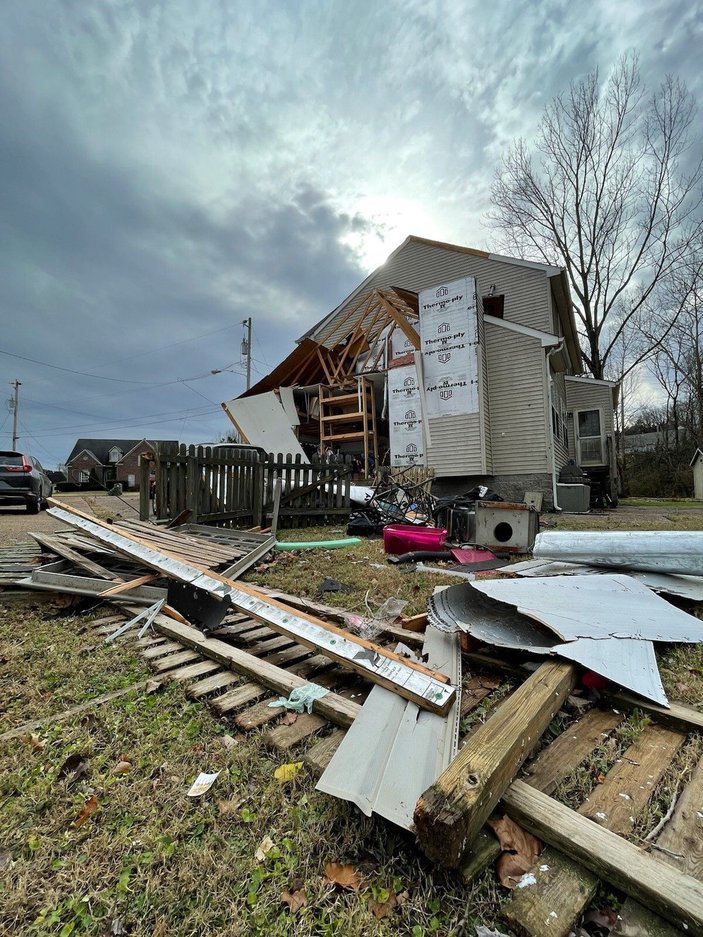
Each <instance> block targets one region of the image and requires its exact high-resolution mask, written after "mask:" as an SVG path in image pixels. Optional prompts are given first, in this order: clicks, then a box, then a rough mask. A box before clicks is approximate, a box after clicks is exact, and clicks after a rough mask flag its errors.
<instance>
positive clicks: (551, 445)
mask: <svg viewBox="0 0 703 937" xmlns="http://www.w3.org/2000/svg"><path fill="white" fill-rule="evenodd" d="M565 341H566V339H565V338H564V339H562V340H561V342H560V343H559V344H558V345H557V347H556V348H552V350H551V351H548V352H547V354H546V355H545V356H544V361H545V367H546V369H547V429H548V431H549V449H550V453H551V459H552V501H553V502H554V510H555V511H561V508H560V507H559V502H558V501H557V460H556V454H555V452H554V426H553V424H552V373H551V368H550V367H549V365H550V359H551V357H552V355H555V354H556V353H557V352H558V351H561V349H562V348H563V347H564V342H565Z"/></svg>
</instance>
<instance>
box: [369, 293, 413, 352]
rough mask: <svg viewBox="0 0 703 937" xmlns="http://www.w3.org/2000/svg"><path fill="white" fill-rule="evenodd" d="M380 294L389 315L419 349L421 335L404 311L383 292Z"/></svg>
mask: <svg viewBox="0 0 703 937" xmlns="http://www.w3.org/2000/svg"><path fill="white" fill-rule="evenodd" d="M378 296H379V300H380V302H381V303H382V304H383V307H384V309H385V310H386V312H387V313H388V315H389V316H390V317H391V319H392V320H393V322H395V324H396V325H397V326H398V328H399V329H400V331H401V332H402V333H403V335H404V336H405V337H406V338H407V340H408V341H409V342H410V344H411V345H412V346H413V348H414V349H415V351H417V350H418V349H419V347H420V336H419V335H418V334H417V332H416V331H415V329H414V328H413V327H412V325H410V323H409V322H408V320H407V319H406V318H405V316H404V315H403V314H402V312H399V311H398V310H397V309H396V308H395V306H394V305H393V304H392V303H390V302H389V301H388V300H387V299H386V297H385V296H383V295H382V294H381V293H379V294H378Z"/></svg>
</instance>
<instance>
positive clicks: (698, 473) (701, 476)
mask: <svg viewBox="0 0 703 937" xmlns="http://www.w3.org/2000/svg"><path fill="white" fill-rule="evenodd" d="M691 468H692V469H693V497H694V498H695V499H696V501H703V452H702V451H701V450H700V448H698V449H696V451H695V452H694V453H693V458H692V459H691Z"/></svg>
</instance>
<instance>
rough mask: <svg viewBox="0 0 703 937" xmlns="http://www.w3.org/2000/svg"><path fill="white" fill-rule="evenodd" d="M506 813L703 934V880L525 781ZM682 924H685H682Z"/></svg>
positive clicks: (510, 793)
mask: <svg viewBox="0 0 703 937" xmlns="http://www.w3.org/2000/svg"><path fill="white" fill-rule="evenodd" d="M503 803H504V804H505V807H506V808H507V811H508V813H509V814H510V816H512V818H513V819H514V820H515V821H516V822H517V823H520V824H521V825H522V826H524V827H525V828H526V829H528V830H529V831H530V832H531V833H534V834H535V836H538V837H539V838H540V839H543V840H544V841H545V842H548V843H549V844H550V845H552V846H554V847H555V848H556V849H558V850H561V851H562V852H566V853H568V854H569V855H570V856H571V857H572V858H573V859H575V860H576V861H577V862H580V863H581V864H582V865H584V866H586V868H588V869H590V870H591V871H592V872H594V873H595V875H596V876H598V878H602V879H604V880H605V881H607V882H610V883H611V884H612V885H614V886H615V887H616V888H619V889H620V890H621V891H624V892H625V893H626V894H627V895H630V896H632V897H633V898H636V899H637V900H638V901H640V902H641V903H642V904H644V905H646V906H647V907H649V908H651V909H652V910H653V911H656V912H657V913H659V914H661V915H662V916H663V917H664V918H665V919H667V920H669V921H671V922H672V923H674V924H676V926H677V927H680V928H681V929H682V930H686V932H687V933H688V934H689V935H692V937H694V935H695V937H703V884H701V883H700V882H698V881H697V880H696V879H694V878H691V877H690V876H688V875H683V874H682V873H681V872H679V871H678V870H677V869H674V868H672V867H671V866H670V865H667V864H666V863H665V862H662V861H661V860H660V859H656V858H654V857H653V856H651V855H649V854H647V853H644V852H642V850H641V849H639V848H638V847H637V846H635V845H633V844H632V843H630V842H628V841H627V840H626V839H624V838H623V837H622V836H618V835H617V834H616V833H612V832H611V831H610V830H606V829H605V828H604V827H602V826H598V824H596V823H592V822H591V821H590V820H588V819H586V817H583V816H581V815H580V814H578V813H576V812H575V811H573V810H570V809H569V808H568V807H565V806H564V805H563V804H560V803H559V802H558V801H556V800H554V799H553V798H552V797H549V796H548V795H547V794H542V793H541V791H536V790H535V789H534V788H532V787H530V786H529V784H525V782H524V781H513V783H512V784H511V785H510V787H509V788H508V789H507V791H505V794H504V795H503ZM684 925H686V926H685V927H684Z"/></svg>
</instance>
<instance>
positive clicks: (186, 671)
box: [166, 660, 221, 682]
mask: <svg viewBox="0 0 703 937" xmlns="http://www.w3.org/2000/svg"><path fill="white" fill-rule="evenodd" d="M214 670H221V667H220V665H219V664H218V663H217V661H214V660H202V661H200V662H199V663H196V664H187V665H186V666H185V667H179V668H178V670H170V671H169V672H168V673H167V674H166V676H167V677H168V679H169V680H176V681H178V682H180V681H182V680H192V679H193V678H194V677H204V676H206V675H207V674H209V673H212V672H213V671H214Z"/></svg>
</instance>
